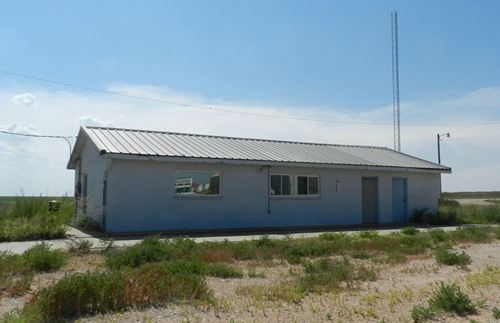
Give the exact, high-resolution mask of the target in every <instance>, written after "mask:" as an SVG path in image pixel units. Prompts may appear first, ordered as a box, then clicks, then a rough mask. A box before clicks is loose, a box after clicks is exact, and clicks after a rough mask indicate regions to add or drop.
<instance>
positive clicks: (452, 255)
mask: <svg viewBox="0 0 500 323" xmlns="http://www.w3.org/2000/svg"><path fill="white" fill-rule="evenodd" d="M434 255H435V257H436V261H437V262H438V263H440V264H443V265H447V266H459V267H462V268H463V267H465V266H467V265H470V263H471V262H472V260H471V258H470V256H469V255H467V254H466V253H465V252H463V251H462V252H461V253H456V252H452V251H450V250H448V249H447V248H438V249H437V250H436V251H435V254H434Z"/></svg>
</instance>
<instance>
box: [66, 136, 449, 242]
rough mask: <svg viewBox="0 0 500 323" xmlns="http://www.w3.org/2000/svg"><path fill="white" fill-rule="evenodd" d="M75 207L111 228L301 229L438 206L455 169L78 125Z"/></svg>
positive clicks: (365, 150) (384, 220)
mask: <svg viewBox="0 0 500 323" xmlns="http://www.w3.org/2000/svg"><path fill="white" fill-rule="evenodd" d="M68 168H69V169H74V170H75V183H76V186H75V187H76V189H75V190H76V192H75V195H76V204H77V205H76V206H77V210H78V212H79V213H83V214H86V215H88V216H90V217H92V218H93V219H94V220H95V221H97V222H99V223H101V225H102V227H103V228H104V230H105V231H107V232H110V233H128V232H178V233H183V232H195V231H217V230H221V231H226V232H227V231H232V232H236V231H242V230H252V231H258V230H283V229H287V230H302V229H313V228H317V229H320V228H323V229H324V228H329V227H337V226H343V227H346V226H360V225H362V224H364V225H376V224H390V223H402V222H406V221H408V217H409V215H410V214H411V213H412V212H413V211H415V210H420V209H424V208H425V209H428V210H429V211H430V212H435V211H437V207H438V198H439V196H440V187H441V174H442V173H450V172H451V169H450V168H449V167H445V166H442V165H438V164H435V163H432V162H429V161H425V160H422V159H419V158H416V157H413V156H409V155H406V154H403V153H399V152H396V151H394V150H391V149H388V148H383V147H369V146H346V145H329V144H315V143H301V142H288V141H274V140H260V139H246V138H229V137H217V136H205V135H194V134H180V133H170V132H160V131H148V130H131V129H116V128H101V127H82V128H81V129H80V132H79V134H78V138H77V141H76V144H75V147H74V149H73V152H72V154H71V157H70V160H69V163H68Z"/></svg>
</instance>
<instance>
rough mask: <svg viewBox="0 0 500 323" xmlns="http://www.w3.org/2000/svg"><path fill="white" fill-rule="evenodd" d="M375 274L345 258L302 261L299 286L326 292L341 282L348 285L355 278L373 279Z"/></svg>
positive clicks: (350, 284)
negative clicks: (301, 274) (302, 269)
mask: <svg viewBox="0 0 500 323" xmlns="http://www.w3.org/2000/svg"><path fill="white" fill-rule="evenodd" d="M375 276H376V275H375V272H374V271H373V270H371V269H367V268H366V267H363V266H354V265H353V264H351V263H350V262H349V260H348V259H347V258H343V259H342V260H331V259H329V258H323V259H320V260H318V261H316V262H311V261H306V262H305V263H304V276H302V277H301V278H300V286H301V288H302V289H303V290H304V291H306V292H327V291H330V290H333V289H337V288H339V287H341V284H343V283H345V284H346V286H347V287H350V286H352V283H353V282H354V281H356V280H373V279H375Z"/></svg>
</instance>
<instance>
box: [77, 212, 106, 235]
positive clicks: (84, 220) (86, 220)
mask: <svg viewBox="0 0 500 323" xmlns="http://www.w3.org/2000/svg"><path fill="white" fill-rule="evenodd" d="M75 224H76V226H77V227H78V228H81V229H83V230H88V231H101V230H102V228H101V224H99V222H97V221H95V220H94V219H92V218H91V217H90V216H86V215H81V216H79V217H78V218H77V219H76V223H75Z"/></svg>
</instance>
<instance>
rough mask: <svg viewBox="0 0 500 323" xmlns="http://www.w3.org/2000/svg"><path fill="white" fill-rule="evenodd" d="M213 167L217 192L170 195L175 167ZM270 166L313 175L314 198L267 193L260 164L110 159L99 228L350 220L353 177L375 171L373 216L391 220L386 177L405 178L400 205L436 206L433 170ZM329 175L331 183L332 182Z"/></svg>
mask: <svg viewBox="0 0 500 323" xmlns="http://www.w3.org/2000/svg"><path fill="white" fill-rule="evenodd" d="M179 170H208V171H221V172H222V177H221V192H222V196H221V197H191V198H189V197H184V196H183V197H179V196H175V195H174V182H175V178H174V177H175V172H176V171H179ZM270 172H271V173H281V174H288V173H289V174H298V175H306V174H311V175H319V176H320V197H319V198H287V197H271V198H270V199H269V208H270V213H268V169H267V168H266V167H261V166H251V165H228V164H203V163H174V162H160V161H132V160H113V163H112V167H111V169H110V172H109V176H108V189H107V211H106V230H107V231H109V232H132V231H166V230H189V229H224V228H257V227H285V226H308V225H315V226H316V225H317V226H320V225H352V224H360V223H361V222H362V215H361V214H362V210H361V179H362V177H363V176H375V177H378V179H379V219H380V223H390V222H392V178H393V177H398V178H407V179H408V209H409V211H410V212H411V211H412V210H414V209H420V208H424V207H425V208H428V209H429V210H430V211H436V210H437V203H438V197H439V182H440V174H433V173H413V172H389V171H376V172H375V171H360V170H341V169H333V168H305V167H292V168H289V167H274V166H273V167H271V168H270ZM337 180H338V181H339V185H338V187H339V189H338V190H337Z"/></svg>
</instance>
